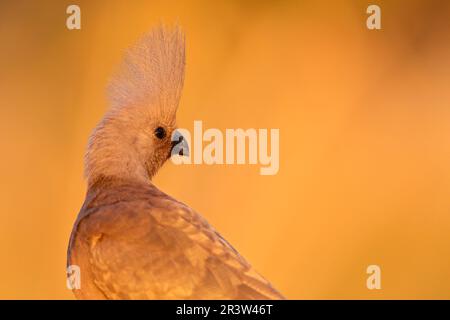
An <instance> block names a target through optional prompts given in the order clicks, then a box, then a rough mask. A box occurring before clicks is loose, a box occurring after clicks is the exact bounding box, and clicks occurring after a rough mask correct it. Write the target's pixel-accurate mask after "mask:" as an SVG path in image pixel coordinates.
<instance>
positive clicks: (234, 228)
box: [0, 0, 450, 299]
mask: <svg viewBox="0 0 450 320" xmlns="http://www.w3.org/2000/svg"><path fill="white" fill-rule="evenodd" d="M73 3H76V4H78V5H80V7H81V19H82V22H81V25H82V29H81V30H79V31H77V30H75V31H69V30H67V29H66V26H65V22H66V18H67V16H68V15H67V14H66V8H67V6H68V5H69V4H73ZM372 3H376V4H378V5H380V6H381V10H382V30H381V31H369V30H368V29H367V28H366V18H367V16H368V15H367V14H366V12H365V11H366V8H367V6H368V5H369V4H372ZM161 21H162V22H166V23H173V22H178V23H179V24H180V25H181V26H182V27H183V28H184V30H185V32H186V38H187V70H186V71H187V74H186V80H185V88H184V93H183V97H182V101H181V105H180V108H179V112H178V123H179V125H180V126H182V127H186V128H192V124H193V121H194V120H203V122H204V127H205V128H211V127H215V128H219V129H221V130H224V129H225V128H280V171H279V173H278V174H277V175H275V176H260V175H259V166H255V165H240V166H238V165H235V166H225V165H223V166H219V165H216V166H207V165H201V166H175V165H173V164H171V163H168V164H167V165H166V166H165V167H164V168H163V170H162V171H161V172H160V174H159V175H158V176H157V177H156V180H155V181H156V184H157V185H158V186H159V187H160V188H161V189H162V190H164V191H166V192H167V193H169V194H171V195H173V196H174V197H176V198H177V199H180V200H182V201H183V202H185V203H187V204H188V205H190V206H191V207H193V208H195V209H196V210H198V211H199V212H200V213H202V214H203V215H204V216H205V217H206V218H207V219H208V220H209V221H210V222H211V223H212V224H213V225H214V226H215V227H216V228H217V229H218V230H219V231H220V232H221V233H222V234H223V235H224V237H225V238H227V239H228V240H229V241H230V242H231V243H232V244H233V245H234V246H235V247H236V248H237V249H238V250H239V251H240V252H241V254H242V255H244V256H245V257H246V258H247V259H248V260H249V261H250V262H251V263H252V264H253V265H254V267H255V268H256V269H257V270H258V271H259V272H260V273H262V274H263V275H264V276H265V277H266V278H268V279H269V280H270V281H271V282H272V283H273V284H274V286H275V287H277V288H278V289H279V290H280V291H281V292H283V293H284V294H285V295H286V296H287V297H288V298H291V299H304V298H307V299H310V298H324V299H330V298H336V299H345V298H358V299H359V298H368V299H372V298H375V299H379V298H407V299H408V298H446V299H449V298H450V201H449V200H450V90H449V89H450V24H449V21H450V2H448V1H425V0H423V1H407V0H403V1H372V2H367V1H339V2H338V1H237V0H235V1H207V0H205V1H186V2H181V1H167V0H165V1H31V0H30V1H8V2H5V1H2V2H1V4H0V39H1V50H0V74H1V76H0V99H1V102H0V103H1V108H0V130H1V131H0V143H1V151H2V154H1V157H0V167H1V185H0V197H1V198H0V298H7V299H10V298H24V299H29V298H34V299H44V298H51V299H66V298H69V299H71V298H73V296H72V293H71V292H70V291H69V290H67V289H66V284H65V263H66V248H67V242H68V238H69V235H70V232H71V228H72V223H73V221H74V220H75V217H76V215H77V212H78V210H79V208H80V207H81V205H82V202H83V199H84V194H85V182H84V180H83V153H84V150H85V145H86V142H87V138H88V136H89V134H90V132H91V130H92V129H93V128H94V126H95V125H96V123H97V121H99V119H100V118H101V116H102V114H103V113H104V111H105V109H106V108H107V105H106V101H105V92H104V89H105V86H106V83H107V80H108V78H109V76H110V75H111V73H112V71H113V70H114V68H115V67H116V65H117V63H118V62H119V61H120V58H121V55H122V52H123V50H124V49H125V48H127V47H128V46H129V45H130V44H131V43H132V42H133V41H134V40H135V39H137V38H138V37H139V36H140V35H141V34H142V33H144V32H146V31H147V30H149V29H151V27H152V26H155V25H157V24H158V23H159V22H161ZM370 264H376V265H379V266H380V267H381V272H382V280H381V285H382V289H381V290H368V289H367V288H366V279H367V276H368V275H367V274H366V268H367V266H368V265H370Z"/></svg>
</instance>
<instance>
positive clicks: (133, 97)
mask: <svg viewBox="0 0 450 320" xmlns="http://www.w3.org/2000/svg"><path fill="white" fill-rule="evenodd" d="M184 68H185V41H184V35H183V33H182V32H181V31H180V29H179V28H172V29H169V28H165V27H158V28H156V29H154V30H152V31H151V32H150V33H148V34H146V35H144V36H143V37H142V38H141V39H140V40H139V41H137V42H136V43H135V44H134V45H132V46H131V47H130V49H129V50H128V51H127V52H126V54H125V56H124V58H123V61H122V63H121V65H120V67H119V68H118V70H117V72H116V74H115V75H114V76H113V77H112V79H111V81H110V83H109V87H108V96H109V103H110V105H111V107H110V110H109V111H108V112H107V114H106V115H105V116H104V118H103V119H102V121H101V122H100V123H99V125H98V126H97V127H96V129H95V130H94V132H93V134H92V135H91V137H90V140H89V144H88V150H87V153H86V176H87V178H88V180H93V179H95V177H97V176H100V175H103V176H111V175H112V176H119V177H122V178H134V179H136V178H137V179H141V180H142V179H148V178H151V177H153V176H154V174H155V173H156V172H157V171H158V169H159V168H160V167H161V166H162V165H163V164H164V162H165V161H166V160H167V159H168V158H169V157H170V155H171V153H172V150H173V149H174V146H175V145H177V144H178V143H185V140H184V139H183V137H182V136H181V135H180V134H179V133H178V132H177V131H176V111H177V108H178V104H179V101H180V97H181V91H182V88H183V81H184ZM178 149H179V148H177V150H178ZM183 149H184V150H185V148H184V147H183V148H182V150H183Z"/></svg>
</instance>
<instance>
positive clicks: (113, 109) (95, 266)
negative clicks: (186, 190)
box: [67, 25, 285, 300]
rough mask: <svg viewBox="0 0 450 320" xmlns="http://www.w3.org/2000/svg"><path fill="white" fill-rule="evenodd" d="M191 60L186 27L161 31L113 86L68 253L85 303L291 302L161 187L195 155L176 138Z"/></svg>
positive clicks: (134, 50) (94, 138) (136, 49)
mask: <svg viewBox="0 0 450 320" xmlns="http://www.w3.org/2000/svg"><path fill="white" fill-rule="evenodd" d="M185 60H186V59H185V35H184V32H183V31H182V30H181V28H180V27H179V26H172V27H167V26H163V25H160V26H156V27H155V28H153V29H152V30H150V31H149V32H148V33H146V34H144V35H143V36H142V37H141V38H140V39H139V40H137V41H136V43H134V44H133V45H132V46H131V47H130V48H129V49H128V50H127V51H126V52H125V54H124V57H123V60H122V62H121V63H120V64H119V65H120V66H119V67H118V69H117V70H116V72H115V73H114V76H113V77H111V79H110V81H109V84H108V87H107V93H108V94H107V96H108V99H107V101H108V104H109V108H108V110H107V112H106V113H105V115H104V117H103V118H102V119H101V121H100V122H99V123H98V125H97V126H96V127H95V129H94V130H93V132H92V134H91V135H90V137H89V141H88V145H87V151H86V153H85V159H84V161H85V178H86V181H87V192H86V197H85V201H84V203H83V205H82V207H81V209H80V211H79V213H78V216H77V218H76V220H75V223H74V225H73V229H72V233H71V235H70V240H69V245H68V250H67V266H68V267H69V266H77V267H79V270H80V274H79V276H80V278H81V279H80V286H79V287H78V288H72V290H73V293H74V295H75V297H76V298H77V299H108V300H116V299H121V300H122V299H139V300H147V299H152V300H153V299H154V300H159V299H164V300H171V299H177V300H197V299H199V300H200V299H208V300H210V299H221V300H222V299H223V300H234V299H235V300H244V299H251V300H253V299H255V300H260V299H261V300H275V299H285V297H284V296H283V295H282V294H281V293H280V292H279V291H277V290H276V289H275V288H274V287H273V286H272V285H271V283H270V282H269V281H267V280H266V279H265V278H264V277H262V276H261V275H260V274H259V273H257V272H256V271H255V269H254V268H253V267H252V266H251V265H250V264H249V263H248V262H247V260H246V259H245V258H243V257H242V256H241V255H240V254H239V253H238V251H237V250H236V249H234V248H233V246H231V244H229V243H228V242H227V241H226V240H225V239H224V238H223V237H222V236H221V235H220V234H219V233H218V232H217V231H216V230H215V229H214V228H213V226H211V224H209V223H208V221H207V220H206V219H205V218H204V217H203V216H201V215H200V214H199V213H197V212H196V211H194V210H193V209H191V208H190V207H189V206H187V205H185V204H184V203H182V202H180V201H178V200H176V199H174V198H173V197H171V196H169V195H168V194H166V193H164V192H163V191H161V190H159V189H158V188H157V186H156V185H155V184H154V183H153V182H152V178H153V177H154V176H155V174H156V173H157V172H158V170H159V169H160V168H161V167H162V165H163V164H164V163H165V162H166V161H167V160H168V159H169V158H170V156H171V155H172V153H173V150H174V147H175V146H176V147H178V148H179V149H180V150H181V151H178V152H177V153H178V155H179V156H183V152H188V150H187V147H188V146H184V145H183V143H185V141H186V140H183V137H182V136H179V137H178V138H177V139H175V140H174V139H173V138H172V137H173V136H174V134H175V133H176V132H177V131H176V128H177V125H176V112H177V109H178V104H179V101H180V97H181V92H182V88H183V83H184V73H185ZM180 146H181V147H182V146H184V147H186V148H184V147H182V148H180ZM183 150H185V151H183Z"/></svg>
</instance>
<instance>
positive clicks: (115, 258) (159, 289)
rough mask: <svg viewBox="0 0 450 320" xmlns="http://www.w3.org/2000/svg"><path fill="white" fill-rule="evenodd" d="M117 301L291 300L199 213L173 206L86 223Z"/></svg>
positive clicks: (105, 212)
mask: <svg viewBox="0 0 450 320" xmlns="http://www.w3.org/2000/svg"><path fill="white" fill-rule="evenodd" d="M78 235H79V236H80V237H82V238H83V239H85V241H87V242H88V247H89V266H90V269H91V270H90V273H91V274H92V275H93V281H94V283H95V285H96V286H97V287H98V289H99V290H100V291H102V292H103V294H104V295H105V296H106V297H107V298H109V299H284V297H283V296H282V295H281V294H280V293H278V292H277V291H276V290H275V289H274V288H273V287H272V286H271V285H270V283H269V282H268V281H267V280H265V279H264V278H263V277H262V276H260V275H259V274H258V273H256V272H255V271H254V269H252V268H251V266H250V265H249V264H248V263H247V262H246V261H245V259H244V258H243V257H242V256H240V255H239V253H238V252H237V251H236V250H235V249H234V248H233V247H232V246H231V245H230V244H229V243H228V242H227V241H226V240H225V239H224V238H223V237H222V236H221V235H220V234H219V233H218V232H217V231H215V230H214V229H213V228H212V227H211V226H210V224H209V223H208V222H207V221H206V220H205V219H204V218H203V217H201V216H200V215H199V214H197V213H196V212H195V211H193V210H192V209H190V208H189V207H187V206H186V205H184V204H182V203H180V202H178V201H176V200H173V199H165V198H164V199H159V200H158V201H152V203H151V204H150V203H149V202H148V201H144V200H134V201H131V202H130V201H126V202H122V201H120V202H117V203H115V204H111V205H109V206H102V207H100V208H97V209H96V210H95V212H91V213H90V214H89V215H86V216H85V217H84V218H83V219H82V220H81V221H80V223H79V226H78Z"/></svg>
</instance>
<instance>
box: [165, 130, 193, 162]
mask: <svg viewBox="0 0 450 320" xmlns="http://www.w3.org/2000/svg"><path fill="white" fill-rule="evenodd" d="M173 155H179V156H186V157H188V156H189V145H188V143H187V140H186V139H185V138H184V137H183V135H182V134H181V133H180V132H179V131H178V130H175V131H174V132H173V133H172V147H171V148H170V155H169V157H171V156H173Z"/></svg>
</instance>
